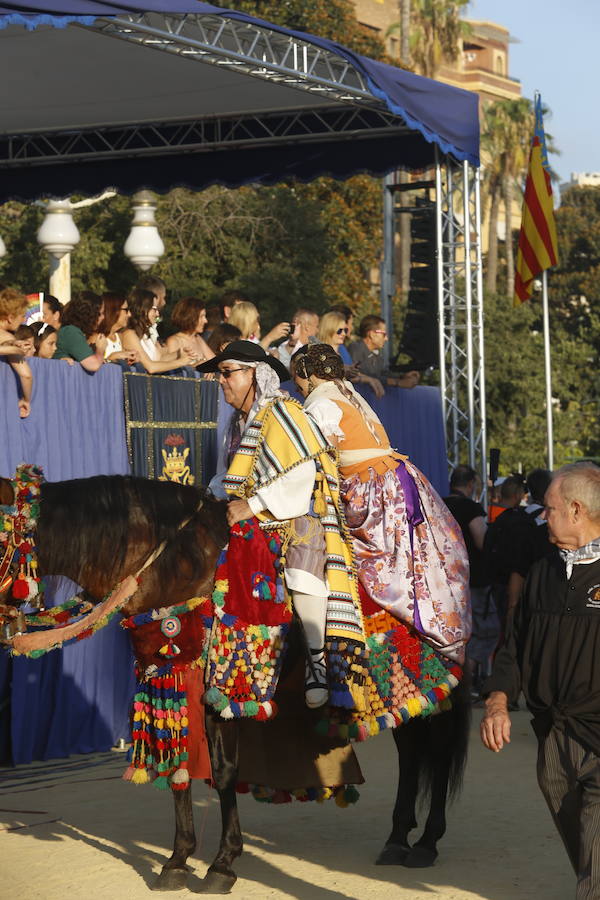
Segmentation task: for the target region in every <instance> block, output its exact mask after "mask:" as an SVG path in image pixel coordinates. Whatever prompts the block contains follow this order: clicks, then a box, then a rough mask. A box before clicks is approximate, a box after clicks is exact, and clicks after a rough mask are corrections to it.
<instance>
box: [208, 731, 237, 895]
mask: <svg viewBox="0 0 600 900" xmlns="http://www.w3.org/2000/svg"><path fill="white" fill-rule="evenodd" d="M206 733H207V736H208V744H209V748H210V763H211V766H212V777H213V781H214V783H215V787H216V789H217V792H218V794H219V801H220V803H221V823H222V831H221V843H220V845H219V850H218V852H217V855H216V857H215V858H214V860H213V862H212V864H211V865H210V867H209V869H208V871H207V873H206V876H205V877H204V880H203V882H202V887H201V889H200V893H202V894H228V893H229V892H230V891H231V888H232V887H233V885H234V884H235V882H236V880H237V875H236V874H235V872H234V871H233V868H232V864H233V861H234V860H235V859H237V857H238V856H239V855H240V854H241V852H242V848H243V842H242V832H241V829H240V819H239V815H238V808H237V798H236V792H235V787H236V784H237V780H238V753H239V731H238V726H237V723H236V722H223V721H220V722H219V721H218V719H217V718H216V716H214V715H212V714H208V715H207V717H206Z"/></svg>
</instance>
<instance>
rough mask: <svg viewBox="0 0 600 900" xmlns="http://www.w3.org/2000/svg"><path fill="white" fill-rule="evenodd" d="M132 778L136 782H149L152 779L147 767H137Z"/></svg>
mask: <svg viewBox="0 0 600 900" xmlns="http://www.w3.org/2000/svg"><path fill="white" fill-rule="evenodd" d="M131 780H132V782H133V783H134V784H148V782H149V781H150V779H149V777H148V773H147V771H146V770H145V769H136V770H135V772H134V773H133V776H132V778H131Z"/></svg>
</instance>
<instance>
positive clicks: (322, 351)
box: [303, 344, 344, 381]
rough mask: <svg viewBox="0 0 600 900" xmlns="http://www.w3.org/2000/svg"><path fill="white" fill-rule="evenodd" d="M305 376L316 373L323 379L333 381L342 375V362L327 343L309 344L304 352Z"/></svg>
mask: <svg viewBox="0 0 600 900" xmlns="http://www.w3.org/2000/svg"><path fill="white" fill-rule="evenodd" d="M304 366H305V367H306V376H307V378H308V377H309V376H310V375H316V376H317V378H323V379H324V380H325V381H335V380H336V379H338V378H343V377H344V363H343V362H342V359H341V357H340V356H339V354H338V353H336V352H335V350H334V349H333V347H330V346H329V344H309V345H308V346H307V349H306V353H305V354H304V364H303V368H304Z"/></svg>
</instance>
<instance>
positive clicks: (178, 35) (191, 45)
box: [85, 12, 381, 106]
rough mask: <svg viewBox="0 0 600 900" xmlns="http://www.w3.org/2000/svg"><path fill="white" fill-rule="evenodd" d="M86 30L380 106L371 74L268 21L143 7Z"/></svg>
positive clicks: (324, 94) (328, 94) (336, 96)
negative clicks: (367, 75)
mask: <svg viewBox="0 0 600 900" xmlns="http://www.w3.org/2000/svg"><path fill="white" fill-rule="evenodd" d="M85 27H86V29H87V30H93V31H97V32H100V33H101V34H105V35H109V36H110V37H114V38H117V39H119V40H124V41H129V42H132V43H136V44H142V45H144V46H145V47H150V48H152V49H155V50H161V51H163V52H166V53H173V54H176V55H178V56H184V57H185V58H186V59H196V60H199V61H200V62H205V63H213V64H216V65H219V66H221V67H224V68H227V67H229V68H232V69H235V70H236V71H239V72H243V73H245V74H247V75H251V76H253V77H255V78H261V79H263V80H266V81H272V82H277V83H279V84H284V85H287V86H288V87H295V88H298V89H300V90H303V91H308V92H309V93H311V94H321V95H322V96H324V97H328V98H330V99H332V100H338V101H339V100H342V101H354V102H356V103H366V104H368V105H376V106H380V105H381V101H380V100H378V99H377V98H376V97H375V96H374V95H373V94H372V92H371V90H370V89H369V87H368V85H367V81H366V78H365V77H364V76H363V74H362V73H361V72H359V71H358V70H357V69H356V68H355V67H354V66H353V65H352V64H351V63H350V62H349V61H347V60H345V59H343V58H342V57H341V56H340V55H338V54H335V53H332V52H331V51H330V50H327V49H325V48H322V47H319V46H318V45H317V44H314V43H308V42H307V41H303V40H300V39H299V38H297V37H293V36H291V35H288V34H283V33H281V32H279V31H275V30H273V29H270V28H268V27H267V26H266V25H262V24H260V25H259V24H256V23H249V22H243V21H240V20H237V19H234V18H231V19H230V18H226V17H224V16H217V15H210V14H205V15H202V14H195V15H194V14H190V13H187V14H186V15H177V14H173V15H168V14H165V13H161V14H160V15H159V14H156V13H149V12H145V13H140V14H132V15H129V16H123V15H121V16H119V17H117V18H114V19H102V18H99V19H97V20H96V22H95V23H94V24H93V25H91V26H89V25H86V26H85Z"/></svg>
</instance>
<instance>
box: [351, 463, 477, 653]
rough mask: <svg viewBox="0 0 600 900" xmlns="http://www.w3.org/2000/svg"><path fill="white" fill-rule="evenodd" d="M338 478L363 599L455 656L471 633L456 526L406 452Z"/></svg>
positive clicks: (466, 577) (466, 579) (466, 582)
mask: <svg viewBox="0 0 600 900" xmlns="http://www.w3.org/2000/svg"><path fill="white" fill-rule="evenodd" d="M370 474H371V478H370V479H369V480H368V481H361V479H360V476H359V475H352V476H351V477H349V478H347V479H343V480H342V482H341V493H342V497H343V499H344V507H345V512H346V521H347V523H348V528H349V530H350V534H351V536H352V545H353V549H354V554H355V556H356V561H357V565H358V576H359V579H360V581H361V584H362V586H363V588H364V589H365V591H366V592H367V594H368V595H369V596H370V597H371V599H372V600H373V601H374V602H375V603H377V604H378V605H379V606H381V607H382V608H383V609H385V610H386V611H387V612H388V613H390V614H391V615H392V616H395V617H396V618H397V619H400V620H401V621H402V622H404V623H405V624H407V625H409V626H412V627H413V628H415V629H416V631H418V632H419V633H420V634H421V635H423V637H424V638H425V639H426V640H427V641H428V642H429V643H430V644H431V645H432V646H433V647H434V648H435V649H436V650H438V651H439V652H440V653H442V654H444V655H445V656H447V657H449V658H450V659H453V660H455V661H457V662H459V663H462V662H463V661H464V648H465V644H466V642H467V640H468V639H469V635H470V633H471V611H470V604H469V560H468V556H467V551H466V548H465V545H464V541H463V537H462V534H461V531H460V527H459V526H458V524H457V523H456V521H455V519H454V518H453V516H452V515H451V513H450V511H449V510H448V508H447V506H446V504H445V503H444V501H443V500H442V499H441V497H440V496H439V495H438V494H437V493H436V492H435V491H434V489H433V488H432V487H431V485H430V484H429V481H428V480H427V478H426V477H425V476H424V475H423V474H422V472H420V471H419V470H418V469H417V468H416V466H413V465H412V463H410V462H409V461H408V460H407V461H406V463H404V462H400V463H399V464H398V467H397V468H396V470H395V471H393V470H388V471H387V472H386V473H385V474H383V475H379V474H377V473H376V472H375V471H374V470H373V469H371V470H370Z"/></svg>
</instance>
